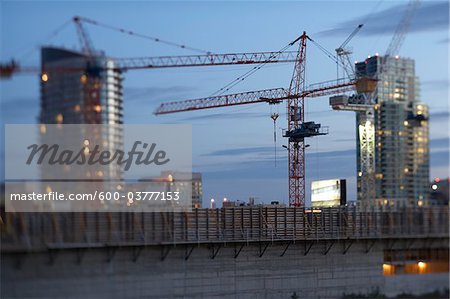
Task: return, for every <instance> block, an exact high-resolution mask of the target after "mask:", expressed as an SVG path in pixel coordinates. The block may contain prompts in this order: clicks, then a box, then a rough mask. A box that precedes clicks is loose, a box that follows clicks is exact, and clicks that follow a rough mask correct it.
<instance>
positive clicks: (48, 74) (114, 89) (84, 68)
mask: <svg viewBox="0 0 450 299" xmlns="http://www.w3.org/2000/svg"><path fill="white" fill-rule="evenodd" d="M115 66H116V63H115V61H114V60H112V59H110V58H107V57H106V56H104V55H103V54H95V56H87V55H84V54H82V53H78V52H74V51H70V50H67V49H62V48H54V47H44V48H42V49H41V99H40V106H41V109H40V115H39V123H40V136H41V140H42V141H43V142H44V143H47V144H48V143H52V142H53V143H54V142H55V141H54V139H55V134H56V136H58V138H59V141H61V142H69V143H70V144H71V145H74V143H75V145H76V146H77V145H78V144H79V146H80V148H84V149H85V150H86V151H91V150H92V149H93V147H94V145H99V146H100V148H101V150H109V151H110V152H114V151H115V150H119V149H123V136H122V135H123V133H122V132H123V131H122V127H121V125H122V124H123V94H122V80H123V77H122V75H121V73H120V71H119V70H117V69H116V68H115ZM49 124H51V125H56V126H48V125H49ZM63 124H64V125H68V124H87V125H100V126H95V127H90V126H85V127H83V126H80V127H76V128H75V129H70V134H68V130H69V128H68V126H65V127H63V126H62V125H63ZM103 124H107V125H108V126H101V125H103ZM55 127H56V129H55ZM58 129H59V130H58ZM50 131H51V132H52V134H49V133H50ZM47 135H49V136H48V137H47ZM69 139H70V140H69ZM77 148H78V147H77ZM61 171H62V172H67V173H61V178H64V177H69V176H70V177H71V178H77V179H86V180H87V181H88V183H86V184H79V185H80V188H81V185H83V186H82V188H87V189H88V190H108V191H114V190H117V189H118V190H120V189H122V188H123V186H121V185H120V184H118V183H117V180H120V179H121V178H122V169H121V167H120V166H118V165H117V164H115V165H96V166H95V167H91V168H89V169H83V170H82V171H83V173H80V171H81V170H79V169H78V170H74V169H73V168H72V169H69V167H68V168H67V169H64V170H61ZM76 172H78V173H76ZM47 176H49V174H48V172H47V171H46V169H45V166H44V169H42V171H41V177H42V178H43V179H51V178H54V177H55V174H54V173H53V174H52V175H51V177H47ZM108 179H110V180H108ZM112 181H116V183H112ZM77 185H78V184H77ZM52 190H53V191H55V184H53V185H51V184H49V185H48V186H47V187H46V191H47V192H49V191H52ZM85 191H86V190H85Z"/></svg>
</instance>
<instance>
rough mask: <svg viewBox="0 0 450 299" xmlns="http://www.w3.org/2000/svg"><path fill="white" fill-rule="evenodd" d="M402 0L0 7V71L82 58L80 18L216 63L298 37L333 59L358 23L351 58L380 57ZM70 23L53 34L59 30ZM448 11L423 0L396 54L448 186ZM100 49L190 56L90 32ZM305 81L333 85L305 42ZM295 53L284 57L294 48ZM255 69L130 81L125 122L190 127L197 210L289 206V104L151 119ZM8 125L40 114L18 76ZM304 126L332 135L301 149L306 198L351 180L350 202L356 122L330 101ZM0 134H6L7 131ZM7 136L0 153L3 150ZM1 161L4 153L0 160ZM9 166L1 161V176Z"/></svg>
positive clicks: (269, 84)
mask: <svg viewBox="0 0 450 299" xmlns="http://www.w3.org/2000/svg"><path fill="white" fill-rule="evenodd" d="M406 3H407V2H406V1H353V2H352V1H314V2H312V1H311V2H308V1H299V2H255V1H249V2H242V1H236V2H187V1H184V2H164V3H163V2H107V1H102V2H64V3H57V2H43V1H37V2H23V1H20V2H15V1H2V2H1V3H0V12H1V17H0V20H1V22H2V23H1V27H2V32H1V45H0V49H1V53H0V59H1V61H2V62H4V61H7V60H10V59H12V58H14V59H16V60H18V61H19V62H20V63H21V64H23V65H25V66H39V64H40V56H39V55H40V52H39V47H41V46H43V45H55V46H61V47H67V48H70V49H79V48H80V46H79V43H78V38H77V35H76V31H75V26H74V25H73V24H72V23H71V22H69V23H67V22H68V21H70V19H71V18H72V17H73V16H75V15H80V16H84V17H88V18H91V19H94V20H97V21H99V22H102V23H106V24H110V25H113V26H117V27H123V28H126V29H129V30H133V31H135V32H138V33H143V34H147V35H151V36H155V37H159V38H161V39H165V40H170V41H174V42H177V43H181V44H186V45H189V46H191V47H195V48H199V49H205V50H207V51H211V52H214V53H234V52H253V51H276V50H279V49H281V48H282V47H284V46H285V45H287V44H288V43H289V42H291V41H292V40H294V39H295V38H297V37H298V36H299V35H301V33H302V32H303V31H306V32H307V34H308V35H309V36H310V37H311V38H312V39H314V40H316V41H317V42H319V43H320V44H321V45H322V46H324V47H325V48H326V49H328V50H329V51H331V52H334V49H335V48H336V47H338V46H339V45H340V44H341V43H342V42H343V41H344V40H345V39H346V38H347V36H348V35H349V34H350V33H351V32H352V31H353V30H354V28H356V26H357V25H358V24H360V23H364V27H363V28H362V30H361V31H360V32H359V33H358V34H357V35H356V37H355V38H354V39H353V40H352V41H351V43H350V47H351V48H353V52H354V54H353V58H354V59H353V60H364V59H365V58H366V57H367V56H368V55H374V54H375V53H380V55H382V54H383V53H384V52H385V51H386V49H387V46H388V44H389V42H390V40H391V38H392V35H393V32H394V30H395V28H396V26H397V24H398V21H399V19H400V18H401V16H402V14H403V11H404V8H405V5H406ZM65 23H67V24H66V25H65V26H64V27H63V28H62V29H61V30H60V31H59V32H58V34H53V33H54V32H55V30H56V29H58V28H60V27H61V26H62V25H63V24H65ZM448 26H449V4H448V2H447V1H442V2H435V1H422V3H421V6H420V7H419V8H418V11H417V13H416V14H415V17H414V19H413V21H412V26H411V28H410V31H409V34H408V35H407V36H406V39H405V42H404V44H403V47H402V49H401V50H400V56H402V57H410V58H413V59H415V61H416V75H417V76H418V77H419V78H420V81H421V99H422V101H423V102H425V103H426V104H428V105H429V107H430V112H431V116H430V136H431V142H430V149H431V176H432V177H448V172H449V148H448V147H449V123H448V117H449V104H448V86H449V84H448V71H449V69H448V62H449V61H448V50H449V49H448V45H449V35H448V34H449V31H448ZM86 29H87V30H88V31H89V34H90V36H91V39H92V40H93V44H94V46H95V48H96V49H98V50H103V51H105V53H106V54H107V55H108V56H111V57H137V56H141V57H145V56H161V55H188V54H197V53H195V52H192V51H188V50H183V49H179V48H175V47H169V46H166V45H163V44H159V43H154V42H150V41H148V40H143V39H139V38H136V37H131V36H127V35H123V34H120V33H117V32H113V31H109V30H107V29H103V28H99V27H95V26H91V25H86ZM307 47H308V48H307V70H306V72H307V75H306V77H307V81H308V83H310V84H311V83H316V82H321V81H327V80H332V79H336V66H335V64H334V63H333V62H332V61H331V60H330V59H329V58H328V57H326V56H325V55H324V54H323V53H322V52H320V51H319V50H318V49H317V47H315V46H314V45H313V44H312V43H309V44H308V46H307ZM297 48H298V46H297V45H296V46H295V47H293V48H291V49H290V50H297ZM252 67H253V66H223V67H199V68H181V69H167V70H139V71H129V72H127V73H125V81H124V90H125V94H124V114H125V123H128V124H152V123H155V124H156V123H187V124H192V129H193V163H194V169H193V170H194V171H199V172H202V174H203V188H204V190H203V192H204V203H206V202H208V201H209V199H210V198H216V199H221V198H223V197H227V198H230V199H232V200H238V199H239V200H244V201H246V200H247V199H248V197H250V196H253V197H257V198H258V200H259V201H265V202H270V201H272V200H279V201H281V202H285V203H287V202H288V199H287V193H288V184H287V157H286V151H285V150H284V149H283V148H282V147H281V145H282V144H286V141H285V140H283V138H282V136H281V129H282V128H285V127H286V120H285V111H286V104H285V103H282V104H280V105H278V106H276V107H269V105H267V104H263V103H262V104H256V105H249V106H238V107H232V108H220V109H212V110H204V111H194V112H186V113H180V114H173V115H167V116H158V117H156V116H154V115H153V114H152V112H153V110H154V109H155V108H156V107H157V106H158V105H159V104H160V103H162V102H167V101H175V100H183V99H191V98H198V97H205V96H209V95H211V94H212V93H213V92H215V91H216V90H218V89H220V88H221V87H223V86H224V85H226V84H227V83H229V82H230V81H233V80H234V79H236V78H237V77H239V76H240V75H241V74H243V73H245V72H246V71H247V70H249V69H251V68H252ZM292 70H293V63H291V64H273V65H267V66H265V67H264V68H263V69H261V70H260V71H258V72H256V73H255V74H254V75H253V76H251V77H249V78H248V79H247V80H245V81H244V82H242V83H241V84H239V85H237V86H236V87H235V88H234V89H233V90H231V92H233V93H234V92H240V91H250V90H259V89H267V88H274V87H284V88H287V87H288V86H289V83H290V79H291V76H292ZM0 88H1V93H0V95H1V113H2V114H1V119H2V126H4V124H10V123H14V124H21V123H35V122H36V120H37V116H38V113H39V75H38V74H31V75H30V74H28V75H18V76H16V77H14V78H13V79H10V80H4V81H1V83H0ZM271 111H274V112H276V111H278V113H280V118H279V119H278V122H277V135H278V136H277V166H276V167H275V163H274V144H273V122H272V120H271V119H270V114H271ZM305 116H306V120H307V121H315V122H317V123H321V124H322V125H323V126H329V131H330V133H329V135H327V136H320V137H314V138H312V139H309V140H308V141H307V143H308V144H310V147H309V148H308V149H307V162H306V163H307V164H306V165H307V167H306V175H307V188H308V189H309V188H310V181H311V180H317V179H329V178H346V179H347V180H348V189H349V190H348V195H349V197H350V199H352V200H353V199H355V193H356V186H355V182H356V150H355V147H356V142H355V135H356V134H355V133H356V129H355V114H354V113H353V112H337V111H333V110H332V109H331V108H330V107H329V105H328V97H321V98H314V99H308V100H307V101H306V113H305ZM2 132H3V129H2ZM3 142H4V141H3V138H2V144H1V148H2V152H3ZM2 156H3V155H2ZM3 165H4V161H3V158H2V168H3Z"/></svg>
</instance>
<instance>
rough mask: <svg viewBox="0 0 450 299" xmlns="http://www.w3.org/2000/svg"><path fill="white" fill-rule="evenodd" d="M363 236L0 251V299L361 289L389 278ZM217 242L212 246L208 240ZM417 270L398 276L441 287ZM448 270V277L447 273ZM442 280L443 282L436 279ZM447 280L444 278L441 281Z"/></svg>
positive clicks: (377, 251) (328, 294) (316, 293)
mask: <svg viewBox="0 0 450 299" xmlns="http://www.w3.org/2000/svg"><path fill="white" fill-rule="evenodd" d="M365 248H366V244H365V243H355V244H353V246H352V247H351V248H350V250H349V251H348V252H347V254H345V255H343V253H342V252H343V244H342V243H335V244H334V245H333V247H332V248H331V250H330V251H329V252H328V254H326V255H324V250H325V244H324V243H315V244H314V245H313V247H312V248H311V251H310V252H309V254H308V255H306V256H305V255H304V250H305V246H304V244H294V245H291V246H290V247H289V249H288V250H287V252H286V254H285V256H284V257H280V254H281V253H282V252H283V250H284V246H282V245H275V244H272V245H269V247H268V248H267V250H266V252H265V254H264V255H263V256H262V257H261V258H260V257H259V252H260V251H259V250H260V248H259V246H258V245H251V246H245V247H244V248H243V249H242V251H241V253H240V255H239V256H238V257H237V258H236V259H235V258H234V247H233V246H232V245H228V246H227V247H224V248H221V249H220V250H219V252H218V254H217V256H216V257H215V259H211V254H212V253H211V250H210V249H208V248H207V247H205V246H202V247H195V248H194V250H193V251H192V254H191V256H190V258H189V259H188V260H185V252H186V249H185V247H183V246H180V245H179V246H177V247H176V248H173V247H172V248H171V250H170V252H169V253H168V255H167V257H166V259H165V260H164V261H161V248H157V247H148V248H145V249H143V250H142V252H141V253H140V255H139V257H138V259H137V261H136V262H133V249H132V248H119V249H118V250H117V251H116V252H115V254H114V256H113V257H112V259H111V261H110V262H108V254H107V250H106V249H89V250H87V251H85V252H84V254H83V256H82V259H81V263H77V252H76V251H75V250H65V251H60V252H57V253H56V254H55V255H54V260H53V263H49V261H50V260H51V259H50V255H49V254H48V253H29V254H26V255H18V254H5V253H4V254H2V260H1V262H2V263H1V264H2V266H1V269H2V272H1V274H2V277H1V297H2V298H14V297H15V298H27V297H33V298H174V297H175V298H176V297H178V298H182V297H184V298H192V297H195V298H291V296H292V294H293V293H294V292H296V293H297V295H298V296H299V298H340V297H341V296H342V294H344V293H363V294H367V293H370V292H372V291H374V290H376V289H379V290H380V291H381V292H383V291H384V290H385V288H387V289H388V291H389V292H390V293H391V294H393V293H395V291H396V285H395V283H397V282H394V281H393V280H390V281H388V280H387V279H385V277H384V276H383V274H382V263H383V251H382V248H381V244H377V245H376V246H374V247H373V248H372V250H371V251H370V253H369V254H366V253H365ZM216 249H217V247H216ZM422 276H423V275H409V276H408V277H406V276H405V277H402V278H401V279H398V280H397V281H401V284H404V285H414V291H415V292H418V293H420V292H422V291H423V290H424V289H425V288H427V289H430V288H434V287H433V286H435V287H436V288H440V287H442V283H443V282H442V279H440V280H439V281H436V280H435V279H430V280H427V281H424V282H423V283H422V282H421V280H420V279H421V277H422ZM447 277H448V276H447ZM444 286H445V285H444ZM447 287H448V281H447Z"/></svg>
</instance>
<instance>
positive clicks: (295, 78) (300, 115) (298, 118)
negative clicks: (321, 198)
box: [283, 32, 307, 207]
mask: <svg viewBox="0 0 450 299" xmlns="http://www.w3.org/2000/svg"><path fill="white" fill-rule="evenodd" d="M306 39H307V35H306V32H303V34H302V36H301V39H300V46H299V50H298V55H297V61H296V62H295V67H294V74H293V75H292V80H291V84H290V86H289V92H288V95H289V96H290V95H296V94H301V93H302V92H303V91H304V90H305V66H306ZM286 115H287V122H288V128H287V131H286V132H285V133H284V134H283V136H284V137H287V138H288V171H289V206H291V207H304V206H305V196H306V194H305V193H306V192H305V190H306V186H305V138H304V137H301V136H296V135H295V132H296V131H297V130H299V129H300V125H301V124H302V123H304V121H305V97H304V95H301V96H300V97H295V98H292V99H289V100H288V101H287V113H286Z"/></svg>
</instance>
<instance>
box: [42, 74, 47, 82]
mask: <svg viewBox="0 0 450 299" xmlns="http://www.w3.org/2000/svg"><path fill="white" fill-rule="evenodd" d="M41 80H42V82H47V81H48V75H47V73H42V75H41Z"/></svg>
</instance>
